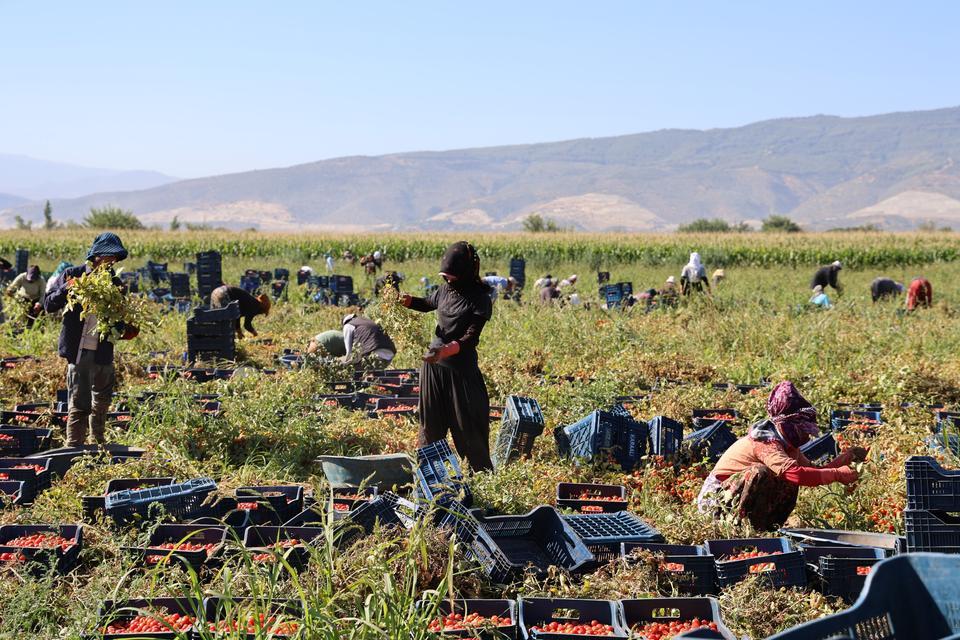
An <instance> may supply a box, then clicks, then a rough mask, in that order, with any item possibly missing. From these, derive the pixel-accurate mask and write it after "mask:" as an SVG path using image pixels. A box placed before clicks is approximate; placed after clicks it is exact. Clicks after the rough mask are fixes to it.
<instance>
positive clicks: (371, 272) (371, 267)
mask: <svg viewBox="0 0 960 640" xmlns="http://www.w3.org/2000/svg"><path fill="white" fill-rule="evenodd" d="M360 266H361V267H363V272H364V273H365V274H366V275H368V276H375V275H377V263H376V262H375V261H374V260H373V254H370V255H365V256H363V257H362V258H360Z"/></svg>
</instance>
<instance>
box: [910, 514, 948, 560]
mask: <svg viewBox="0 0 960 640" xmlns="http://www.w3.org/2000/svg"><path fill="white" fill-rule="evenodd" d="M903 522H904V528H905V530H906V534H907V551H909V552H911V553H913V552H916V551H932V552H936V553H960V515H958V514H957V513H955V512H950V511H945V510H941V509H905V510H904V511H903Z"/></svg>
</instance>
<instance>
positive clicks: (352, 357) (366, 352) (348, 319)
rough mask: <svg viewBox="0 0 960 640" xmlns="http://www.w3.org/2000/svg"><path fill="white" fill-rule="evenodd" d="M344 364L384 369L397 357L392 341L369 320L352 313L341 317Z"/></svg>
mask: <svg viewBox="0 0 960 640" xmlns="http://www.w3.org/2000/svg"><path fill="white" fill-rule="evenodd" d="M343 345H344V349H345V350H346V353H345V354H344V356H343V360H344V362H351V363H354V364H361V363H364V364H369V365H370V368H371V369H385V368H386V367H387V365H389V364H390V362H391V361H393V358H394V356H396V355H397V347H396V345H394V344H393V340H391V339H390V336H388V335H387V332H386V331H384V330H383V327H381V326H380V325H378V324H377V323H376V322H374V321H373V320H371V319H370V318H363V317H361V316H358V315H356V314H354V313H351V314H349V315H346V316H344V317H343Z"/></svg>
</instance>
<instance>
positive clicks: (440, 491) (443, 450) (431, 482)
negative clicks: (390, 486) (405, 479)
mask: <svg viewBox="0 0 960 640" xmlns="http://www.w3.org/2000/svg"><path fill="white" fill-rule="evenodd" d="M416 460H417V468H416V469H415V472H414V476H415V478H416V495H417V497H418V498H420V499H422V500H426V501H428V502H433V501H438V500H443V499H447V498H453V499H455V500H459V501H460V502H462V503H463V504H464V505H466V506H467V507H469V506H470V505H471V504H472V503H473V492H472V491H471V490H470V487H469V485H467V483H466V482H465V481H464V476H463V471H462V470H461V468H460V460H459V459H458V458H457V456H456V455H455V454H454V453H453V451H452V450H451V449H450V445H449V444H448V443H447V441H446V440H438V441H437V442H433V443H431V444H428V445H426V446H425V447H420V448H419V449H417V455H416Z"/></svg>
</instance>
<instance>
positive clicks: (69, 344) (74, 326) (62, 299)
mask: <svg viewBox="0 0 960 640" xmlns="http://www.w3.org/2000/svg"><path fill="white" fill-rule="evenodd" d="M88 270H89V267H87V265H80V266H79V267H70V268H69V269H64V271H63V273H61V274H60V275H59V276H57V279H56V280H54V282H53V287H52V288H51V289H50V291H49V292H48V293H47V294H46V295H45V296H44V297H43V310H44V311H46V312H47V313H56V312H57V311H60V310H61V309H63V308H64V307H66V305H67V279H68V278H79V277H80V276H82V275H83V274H84V273H87V271H88ZM113 283H114V284H115V285H117V286H118V287H119V286H122V283H121V282H120V278H117V277H114V278H113ZM82 336H83V320H81V319H80V308H79V307H74V308H73V309H72V310H70V311H64V312H63V325H62V326H61V328H60V340H59V342H58V344H57V351H58V352H59V354H60V357H61V358H65V359H66V360H67V362H69V363H71V364H75V363H76V362H77V361H78V359H79V356H80V338H81V337H82ZM93 359H94V362H96V363H97V364H103V365H106V364H111V363H112V362H113V343H112V342H110V341H109V340H102V339H101V340H99V341H98V342H97V351H96V354H95V355H94V358H93Z"/></svg>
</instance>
